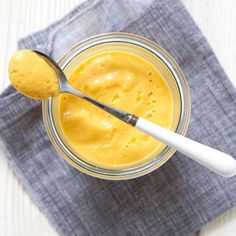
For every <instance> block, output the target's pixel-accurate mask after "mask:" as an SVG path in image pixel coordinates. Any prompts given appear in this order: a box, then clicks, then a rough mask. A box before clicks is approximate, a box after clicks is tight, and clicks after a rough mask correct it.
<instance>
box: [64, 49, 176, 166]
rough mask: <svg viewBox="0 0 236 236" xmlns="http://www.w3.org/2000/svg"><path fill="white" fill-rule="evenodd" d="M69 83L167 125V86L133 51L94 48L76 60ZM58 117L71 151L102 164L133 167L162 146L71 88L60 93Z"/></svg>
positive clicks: (169, 100)
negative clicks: (91, 54)
mask: <svg viewBox="0 0 236 236" xmlns="http://www.w3.org/2000/svg"><path fill="white" fill-rule="evenodd" d="M69 83H70V84H71V85H72V86H73V87H74V88H76V89H78V90H80V91H81V92H83V93H85V94H86V95H89V96H91V97H93V98H95V99H97V100H99V101H102V102H105V103H107V104H110V105H112V106H114V107H117V108H120V109H122V110H124V111H127V112H130V113H133V114H136V115H138V116H140V117H144V118H146V119H148V120H150V121H153V122H155V123H157V124H159V125H161V126H162V127H165V128H170V127H171V124H172V119H173V115H174V114H173V99H172V96H171V93H170V90H169V88H168V86H167V84H166V83H165V81H164V80H163V78H162V76H161V75H160V73H159V72H158V71H157V70H156V69H155V68H154V67H153V66H152V65H151V64H150V63H149V62H147V61H145V60H143V59H142V58H140V57H138V56H136V55H133V54H129V53H125V52H109V53H103V54H99V55H97V56H95V57H92V58H90V59H89V60H87V61H85V62H83V63H82V64H80V65H79V66H78V68H77V69H76V70H75V71H74V72H73V73H72V74H71V75H70V76H69ZM60 123H61V127H62V131H63V133H64V136H65V137H66V139H67V141H68V143H70V145H71V146H72V148H73V149H74V150H75V151H76V153H79V154H80V155H81V157H82V159H83V160H84V161H86V162H88V163H90V164H93V165H95V166H99V167H103V168H109V169H123V168H130V167H134V166H137V165H140V164H142V163H144V162H146V161H148V160H150V158H153V156H154V155H153V154H158V153H159V152H160V151H161V150H162V148H163V146H162V147H161V145H162V144H161V143H160V142H158V141H157V140H155V139H153V138H151V137H150V136H148V135H146V134H144V133H142V132H141V131H138V130H137V129H135V128H133V127H131V126H129V125H127V124H125V123H123V122H122V121H120V120H118V119H117V118H115V117H112V116H111V115H109V114H108V113H106V112H105V111H103V110H101V109H99V108H97V107H95V106H94V105H92V104H90V103H88V102H87V101H84V100H82V99H80V98H79V97H76V96H73V95H70V94H61V95H60Z"/></svg>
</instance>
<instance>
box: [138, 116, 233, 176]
mask: <svg viewBox="0 0 236 236" xmlns="http://www.w3.org/2000/svg"><path fill="white" fill-rule="evenodd" d="M135 127H136V128H137V129H139V130H141V131H143V132H144V133H147V134H149V135H150V136H152V137H154V138H156V139H158V140H159V141H161V142H163V143H166V144H168V145H169V146H171V147H173V148H175V149H176V150H178V151H179V152H182V153H183V154H185V155H186V156H188V157H189V158H191V159H192V160H194V161H197V162H198V163H200V164H201V165H203V166H205V167H207V168H209V169H211V170H212V171H214V172H215V173H217V174H219V175H222V176H226V177H230V176H233V175H235V174H236V160H235V159H234V158H233V157H232V156H230V155H228V154H226V153H223V152H220V151H218V150H216V149H214V148H211V147H208V146H206V145H203V144H201V143H198V142H196V141H193V140H191V139H189V138H186V137H184V136H182V135H179V134H177V133H175V132H173V131H170V130H168V129H165V128H162V127H160V126H159V125H157V124H154V123H152V122H150V121H147V120H145V119H143V118H139V119H138V122H137V124H136V126H135Z"/></svg>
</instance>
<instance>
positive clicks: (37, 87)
mask: <svg viewBox="0 0 236 236" xmlns="http://www.w3.org/2000/svg"><path fill="white" fill-rule="evenodd" d="M8 70H9V78H10V80H11V82H12V85H13V86H14V87H15V88H16V89H17V90H18V91H19V92H21V93H22V94H24V95H25V96H27V97H30V98H33V99H47V98H49V97H55V96H58V95H59V93H60V92H59V84H58V79H57V75H56V73H55V72H54V70H53V68H52V67H51V66H50V65H49V64H48V63H47V62H46V61H45V60H44V58H42V57H41V56H40V55H38V54H37V53H35V52H33V51H31V50H19V51H16V52H15V53H14V54H13V56H12V58H11V60H10V62H9V68H8Z"/></svg>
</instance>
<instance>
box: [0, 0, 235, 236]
mask: <svg viewBox="0 0 236 236" xmlns="http://www.w3.org/2000/svg"><path fill="white" fill-rule="evenodd" d="M82 1H83V0H67V1H65V0H50V1H49V0H38V1H31V0H0V29H1V31H2V34H1V37H0V45H1V56H0V92H1V91H2V90H3V89H4V88H5V87H6V86H7V85H8V84H9V81H8V79H7V61H8V59H9V57H10V55H11V54H12V52H13V51H14V50H15V49H16V41H17V39H18V38H20V37H23V36H26V35H27V34H30V33H32V32H35V31H37V30H40V29H42V28H44V27H45V26H47V25H48V24H49V23H51V22H53V21H54V20H56V19H58V18H60V17H61V16H63V15H64V14H66V13H67V12H68V11H69V10H71V9H72V8H73V7H74V6H76V5H77V4H79V3H80V2H82ZM182 2H183V3H184V5H185V6H186V7H187V9H188V10H189V12H190V14H191V15H192V16H193V18H194V19H195V21H196V22H197V24H198V25H199V27H200V29H201V30H202V31H203V33H204V34H205V35H206V37H207V39H208V40H209V42H210V44H211V46H212V47H213V49H214V51H215V53H216V55H217V57H218V59H219V60H220V62H221V63H222V65H223V67H224V68H225V71H226V73H227V74H228V76H229V78H230V79H231V81H232V82H233V84H234V85H235V86H236V66H235V65H236V14H235V9H236V1H235V0H182ZM5 155H6V151H4V149H3V148H2V147H1V148H0V235H1V236H2V235H3V236H21V235H24V236H28V235H34V236H38V235H40V236H41V235H50V236H56V235H57V233H56V232H55V230H54V229H53V227H52V226H51V225H50V224H49V223H48V221H47V219H46V218H45V216H44V215H43V214H42V213H41V212H40V210H39V209H38V208H37V206H35V204H34V203H33V202H32V201H31V200H30V198H29V196H28V194H27V193H26V192H25V191H24V190H23V188H22V186H21V184H20V183H19V182H18V180H17V179H16V178H15V176H14V174H13V173H12V171H11V170H10V169H9V167H8V165H7V161H6V157H5ZM198 235H200V236H213V235H214V236H221V235H224V236H234V235H236V207H235V208H233V209H230V210H228V211H227V212H226V213H224V214H223V215H221V216H219V217H218V218H217V219H215V220H213V221H212V222H210V223H208V224H207V225H206V226H204V227H203V228H202V229H201V230H200V232H199V233H198Z"/></svg>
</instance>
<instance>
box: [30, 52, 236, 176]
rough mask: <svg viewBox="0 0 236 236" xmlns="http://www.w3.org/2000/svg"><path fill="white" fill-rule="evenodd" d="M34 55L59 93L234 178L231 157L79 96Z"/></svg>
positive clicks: (60, 74) (61, 74) (234, 162)
mask: <svg viewBox="0 0 236 236" xmlns="http://www.w3.org/2000/svg"><path fill="white" fill-rule="evenodd" d="M34 52H36V53H38V54H39V55H41V56H43V57H44V59H45V60H46V61H47V62H48V63H49V64H50V65H52V67H53V68H54V70H55V72H56V73H57V76H58V81H59V87H60V92H61V93H70V94H74V95H76V96H78V97H80V98H82V99H85V100H87V101H88V102H90V103H92V104H94V105H95V106H97V107H99V108H101V109H103V110H104V111H106V112H108V113H110V114H111V115H113V116H115V117H117V118H118V119H120V120H122V121H124V122H126V123H127V124H129V125H132V126H134V127H135V128H137V129H139V130H141V131H142V132H144V133H146V134H148V135H150V136H152V137H154V138H155V139H158V140H159V141H161V142H163V143H166V144H167V145H169V146H171V147H172V148H175V149H176V150H177V151H179V152H181V153H183V154H185V155H186V156H188V157H189V158H191V159H192V160H194V161H196V162H198V163H200V164H201V165H203V166H205V167H207V168H208V169H210V170H212V171H214V172H215V173H217V174H219V175H222V176H225V177H230V176H233V175H235V174H236V160H235V159H234V158H233V157H232V156H230V155H228V154H226V153H223V152H221V151H218V150H216V149H214V148H211V147H208V146H206V145H203V144H201V143H198V142H196V141H194V140H191V139H189V138H186V137H184V136H182V135H180V134H177V133H175V132H173V131H170V130H168V129H165V128H163V127H161V126H159V125H157V124H155V123H152V122H150V121H148V120H146V119H144V118H141V117H137V116H136V115H133V114H130V113H127V112H124V111H122V110H119V109H117V108H114V107H111V106H110V105H107V104H105V103H103V102H100V101H97V100H95V99H93V98H91V97H88V96H86V95H84V94H82V93H81V92H79V91H78V90H76V89H74V88H73V87H71V85H70V84H69V83H68V82H67V79H66V75H65V74H64V72H63V71H62V69H61V68H60V67H59V65H58V64H57V63H56V62H55V61H54V60H53V59H52V58H51V57H49V56H48V55H46V54H44V53H42V52H39V51H34Z"/></svg>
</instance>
